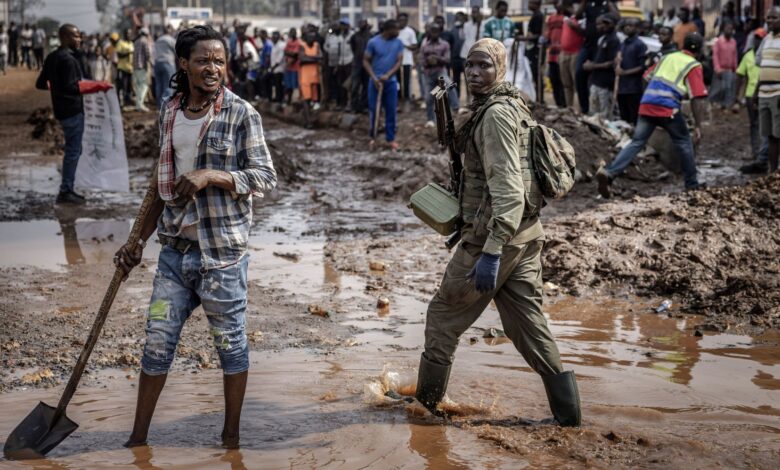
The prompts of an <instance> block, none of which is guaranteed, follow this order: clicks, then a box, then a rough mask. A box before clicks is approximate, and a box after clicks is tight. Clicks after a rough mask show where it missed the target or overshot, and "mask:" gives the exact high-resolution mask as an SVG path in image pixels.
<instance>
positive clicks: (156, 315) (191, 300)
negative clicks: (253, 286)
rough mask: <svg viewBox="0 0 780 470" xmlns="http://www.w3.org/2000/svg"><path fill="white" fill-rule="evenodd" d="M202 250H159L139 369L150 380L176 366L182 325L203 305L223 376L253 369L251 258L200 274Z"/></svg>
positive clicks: (245, 256)
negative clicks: (249, 291)
mask: <svg viewBox="0 0 780 470" xmlns="http://www.w3.org/2000/svg"><path fill="white" fill-rule="evenodd" d="M200 255H201V254H200V250H198V249H192V250H190V251H188V252H187V253H181V252H179V251H177V250H174V249H173V248H171V247H168V246H165V247H163V249H162V251H160V259H159V262H158V265H157V274H156V275H155V277H154V290H153V292H152V300H151V302H150V304H149V312H148V315H147V321H146V345H145V346H144V356H143V359H142V360H141V368H142V369H143V371H144V372H145V373H147V374H148V375H160V374H165V373H167V372H168V370H169V369H170V367H171V364H172V363H173V358H174V356H175V354H176V346H177V345H178V343H179V337H180V335H181V329H182V327H183V326H184V322H186V321H187V319H188V318H189V317H190V315H191V314H192V311H193V310H195V308H197V307H198V306H199V305H203V310H204V311H205V312H206V317H207V318H208V321H209V326H210V334H211V337H212V339H213V341H214V346H215V347H216V349H217V353H218V354H219V359H220V362H221V364H222V370H223V372H224V373H225V374H238V373H240V372H244V371H246V370H248V369H249V347H248V344H247V337H246V331H245V329H246V305H247V300H246V296H247V266H248V265H249V255H248V254H247V255H244V256H243V257H242V258H241V259H240V260H239V261H238V263H236V264H232V265H230V266H226V267H224V268H218V269H210V270H208V271H201V259H200Z"/></svg>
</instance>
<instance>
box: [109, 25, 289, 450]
mask: <svg viewBox="0 0 780 470" xmlns="http://www.w3.org/2000/svg"><path fill="white" fill-rule="evenodd" d="M176 56H177V58H178V59H177V60H178V65H179V71H178V72H177V73H176V75H175V76H174V79H173V84H174V90H175V94H174V95H173V97H172V98H171V99H170V100H169V101H167V102H166V103H165V104H164V105H163V108H162V110H161V111H160V161H159V165H158V177H157V183H158V189H159V197H158V198H157V200H156V201H155V202H154V205H153V207H152V210H151V211H150V213H149V214H148V215H147V216H146V217H145V219H144V220H143V221H142V228H141V239H142V240H147V239H148V238H149V237H150V236H151V235H152V234H153V233H154V232H155V230H156V231H157V233H158V236H159V239H160V243H161V244H162V245H163V248H162V250H161V251H160V258H159V262H158V266H157V274H156V275H155V278H154V289H153V293H152V299H151V302H150V306H149V311H148V316H147V323H146V345H145V347H144V353H143V358H142V360H141V368H142V372H141V377H140V383H139V388H138V403H137V406H136V414H135V423H134V426H133V432H132V434H131V435H130V438H129V440H128V441H127V443H126V444H125V445H126V446H127V447H134V446H140V445H145V444H146V438H147V433H148V430H149V424H150V422H151V419H152V414H153V413H154V409H155V405H156V404H157V399H158V397H159V396H160V392H162V389H163V386H164V385H165V380H166V378H167V373H168V370H169V369H170V366H171V363H172V362H173V359H174V355H175V353H176V346H177V344H178V342H179V336H180V334H181V330H182V327H183V326H184V322H185V321H186V320H187V318H189V316H190V314H192V311H193V310H194V309H195V308H196V307H197V306H198V305H202V306H203V310H204V311H205V313H206V317H207V318H208V320H209V324H210V326H211V328H210V333H211V335H212V337H213V340H214V346H215V347H216V349H217V352H218V353H219V358H220V362H221V364H222V369H223V372H224V375H223V383H224V389H225V422H224V428H223V430H222V444H223V446H225V447H227V448H236V447H237V446H238V442H239V419H240V416H241V406H242V403H243V400H244V391H245V389H246V380H247V370H248V368H249V349H248V346H247V337H246V334H245V331H244V330H245V323H246V321H245V312H246V305H247V265H248V262H249V256H248V254H247V242H248V236H249V228H250V225H251V223H252V195H253V194H258V195H259V194H261V193H262V192H267V191H270V190H272V189H273V188H274V187H275V185H276V172H275V171H274V167H273V163H272V162H271V157H270V155H269V152H268V147H267V146H266V144H265V139H264V137H263V128H262V124H261V121H260V115H259V114H258V113H257V111H256V110H255V109H254V107H252V105H250V104H249V103H247V102H245V101H243V100H242V99H240V98H239V97H238V96H236V95H235V94H233V93H232V92H230V90H228V89H227V88H225V87H224V86H223V85H222V83H223V80H224V79H225V76H226V65H227V54H226V50H225V45H224V43H223V41H222V36H221V35H220V33H219V32H217V31H215V30H214V29H212V28H211V27H209V26H196V27H194V28H191V29H188V30H184V31H182V32H181V33H179V35H178V37H177V39H176ZM143 246H144V243H143V242H141V243H140V244H135V243H133V244H126V245H125V246H123V247H122V248H121V249H120V250H119V251H118V252H117V254H116V257H115V258H114V261H115V263H116V265H117V266H118V267H120V268H122V269H123V270H124V272H125V273H129V272H130V271H131V270H132V269H133V267H134V266H135V265H137V264H138V263H139V262H140V261H141V255H142V251H143Z"/></svg>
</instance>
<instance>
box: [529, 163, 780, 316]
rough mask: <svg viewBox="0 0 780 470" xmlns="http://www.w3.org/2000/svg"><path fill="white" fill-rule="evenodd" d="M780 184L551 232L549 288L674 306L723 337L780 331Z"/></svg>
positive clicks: (686, 199)
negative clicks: (626, 295)
mask: <svg viewBox="0 0 780 470" xmlns="http://www.w3.org/2000/svg"><path fill="white" fill-rule="evenodd" d="M778 191H780V177H778V176H777V175H775V176H772V177H764V178H761V179H758V180H756V181H754V182H752V183H749V184H747V185H746V186H743V187H720V188H713V189H709V190H707V191H699V192H694V193H684V194H677V195H673V196H670V197H658V198H653V199H648V200H641V201H636V202H634V203H632V204H630V205H626V204H622V207H617V206H615V205H610V206H605V207H603V208H601V209H600V210H599V211H597V212H595V213H590V214H587V215H583V216H578V217H575V218H573V219H570V220H567V221H556V222H554V223H552V224H548V225H547V232H548V242H547V245H546V249H545V252H544V267H545V278H546V279H547V280H549V281H552V282H553V283H556V284H559V285H560V286H562V287H563V288H564V289H565V290H567V291H569V292H570V293H573V294H583V293H586V292H588V291H589V290H591V289H597V290H598V289H602V288H607V290H610V288H613V287H614V286H622V287H628V288H629V289H630V290H631V291H633V292H635V293H637V294H640V295H653V296H669V297H671V298H673V299H674V301H675V302H679V303H681V304H682V305H683V307H684V310H685V311H692V312H698V313H703V314H705V315H707V317H708V318H707V320H706V321H705V322H704V323H703V327H705V328H714V329H717V330H720V331H723V330H726V329H729V328H738V329H740V330H743V331H744V330H747V329H753V328H755V329H758V330H762V329H765V328H778V327H780V308H778V306H780V294H778V286H780V269H778V266H780V251H779V250H778V248H780V238H778V237H777V236H776V234H777V233H778V229H780V222H779V221H778V210H777V209H778V207H780V198H778Z"/></svg>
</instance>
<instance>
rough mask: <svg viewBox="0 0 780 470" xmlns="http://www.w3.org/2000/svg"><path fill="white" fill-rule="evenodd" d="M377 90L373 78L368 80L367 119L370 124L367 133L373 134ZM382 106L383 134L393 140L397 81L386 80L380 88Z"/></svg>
mask: <svg viewBox="0 0 780 470" xmlns="http://www.w3.org/2000/svg"><path fill="white" fill-rule="evenodd" d="M378 94H379V90H378V89H377V88H376V84H374V81H373V80H369V81H368V119H369V122H370V123H371V124H370V130H369V135H371V136H373V137H374V138H376V136H375V135H374V113H375V112H376V100H377V98H378V97H377V95H378ZM381 99H382V107H383V108H385V134H386V135H387V141H388V142H393V141H394V140H395V127H396V124H395V122H396V113H397V112H398V82H397V81H395V80H388V81H386V82H385V85H384V88H383V89H382V98H381Z"/></svg>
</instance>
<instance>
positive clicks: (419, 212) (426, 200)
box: [410, 183, 460, 235]
mask: <svg viewBox="0 0 780 470" xmlns="http://www.w3.org/2000/svg"><path fill="white" fill-rule="evenodd" d="M410 203H411V204H410V207H411V208H412V212H414V215H415V216H416V217H417V218H418V219H420V220H422V221H423V222H425V224H426V225H428V226H429V227H431V228H432V229H434V230H436V231H437V232H438V233H439V234H441V235H451V234H452V233H454V232H455V230H456V229H457V225H458V215H459V212H460V211H459V205H458V198H456V197H455V196H453V195H452V194H451V193H450V192H449V191H447V190H446V189H445V188H443V187H442V186H440V185H438V184H436V183H428V184H427V185H425V187H424V188H422V189H420V190H419V191H417V192H416V193H414V194H412V197H411V200H410Z"/></svg>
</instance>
